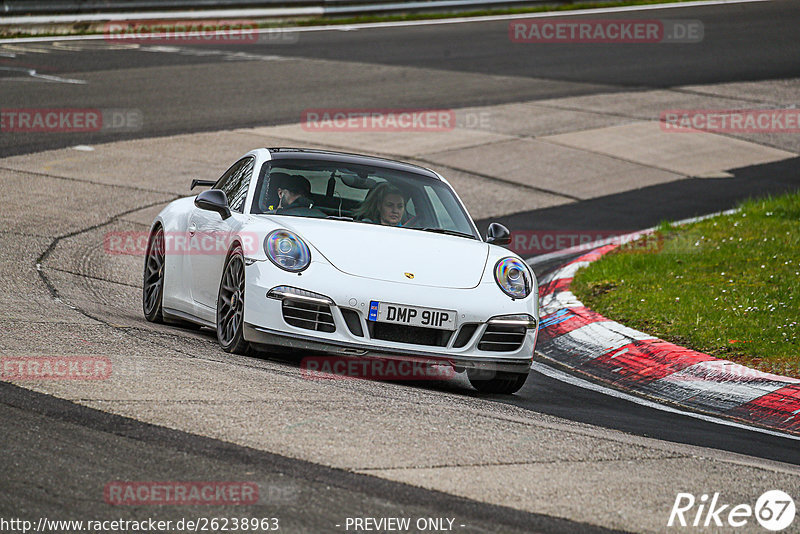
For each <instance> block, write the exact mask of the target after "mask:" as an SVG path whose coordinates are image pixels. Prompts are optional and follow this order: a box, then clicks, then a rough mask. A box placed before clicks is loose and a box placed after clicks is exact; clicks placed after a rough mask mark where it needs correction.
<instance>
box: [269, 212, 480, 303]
mask: <svg viewBox="0 0 800 534" xmlns="http://www.w3.org/2000/svg"><path fill="white" fill-rule="evenodd" d="M273 221H275V222H279V223H280V224H281V226H283V227H285V228H287V229H288V230H292V231H294V232H296V233H297V234H299V235H300V236H302V237H303V239H305V240H306V242H307V243H308V244H309V245H310V246H312V247H313V248H315V249H317V250H318V251H319V252H320V253H321V254H322V255H323V256H325V258H327V260H328V261H330V262H331V263H332V264H333V266H334V267H336V268H337V269H339V270H340V271H343V272H345V273H348V274H351V275H354V276H361V277H364V278H371V279H375V280H386V281H390V282H404V283H412V284H415V285H422V286H435V287H444V288H459V289H463V288H472V287H476V286H477V285H478V284H479V283H480V281H481V277H482V276H483V272H484V269H485V267H486V258H487V256H488V254H489V246H488V245H487V244H486V243H483V242H482V241H478V240H473V239H468V238H464V237H456V236H448V235H442V234H434V233H431V232H423V231H421V230H411V229H408V228H392V227H388V226H381V225H377V224H367V223H356V222H349V221H334V220H326V219H313V218H303V217H280V218H277V217H275V218H273ZM312 257H313V253H312ZM409 275H410V276H409ZM412 276H413V278H412Z"/></svg>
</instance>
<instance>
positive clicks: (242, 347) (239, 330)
mask: <svg viewBox="0 0 800 534" xmlns="http://www.w3.org/2000/svg"><path fill="white" fill-rule="evenodd" d="M243 332H244V254H243V253H242V247H241V246H239V245H238V244H237V245H236V247H234V249H233V250H231V252H230V255H228V259H227V260H226V261H225V268H224V269H223V270H222V280H221V281H220V284H219V294H218V296H217V340H218V341H219V344H220V346H221V347H222V350H224V351H225V352H231V353H233V354H249V353H250V352H251V348H250V343H248V342H247V341H245V339H244V335H243Z"/></svg>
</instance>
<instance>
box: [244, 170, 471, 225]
mask: <svg viewBox="0 0 800 534" xmlns="http://www.w3.org/2000/svg"><path fill="white" fill-rule="evenodd" d="M251 213H265V214H274V215H286V216H293V217H315V218H329V219H338V220H344V221H352V222H354V223H370V224H382V225H386V226H396V227H400V228H408V229H414V230H425V231H430V232H437V233H444V234H450V235H460V236H464V237H469V238H473V239H480V237H479V236H478V234H477V233H476V232H475V229H474V226H473V224H472V223H471V220H470V219H469V215H467V213H466V211H465V210H464V208H463V207H462V205H461V203H460V202H459V201H458V200H457V199H456V196H455V194H454V193H453V191H452V189H451V188H450V187H449V186H448V185H447V184H445V183H444V182H442V181H441V180H437V179H435V178H431V177H428V176H424V175H422V174H416V173H413V172H406V171H402V170H397V169H390V168H384V167H379V166H368V165H358V164H351V163H342V162H336V161H321V160H307V159H297V160H293V159H280V160H273V161H269V162H267V163H265V164H264V168H263V169H262V172H261V173H260V178H259V181H258V183H257V184H256V190H255V197H254V199H253V206H252V208H251Z"/></svg>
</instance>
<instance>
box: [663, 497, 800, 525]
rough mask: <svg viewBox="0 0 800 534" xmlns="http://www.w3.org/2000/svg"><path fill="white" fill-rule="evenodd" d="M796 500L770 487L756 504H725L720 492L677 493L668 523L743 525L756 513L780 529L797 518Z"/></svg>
mask: <svg viewBox="0 0 800 534" xmlns="http://www.w3.org/2000/svg"><path fill="white" fill-rule="evenodd" d="M795 512H796V509H795V504H794V500H793V499H792V498H791V497H790V496H789V494H788V493H786V492H783V491H781V490H770V491H767V492H765V493H764V494H763V495H761V496H760V497H759V498H758V499H757V500H756V504H755V506H750V505H749V504H737V505H732V504H725V503H723V502H722V501H721V500H720V494H719V493H714V494H713V495H711V496H710V498H709V495H707V494H703V495H701V496H700V498H696V497H695V496H694V495H692V494H691V493H678V496H677V497H676V498H675V504H673V505H672V512H670V514H669V521H667V526H668V527H696V528H709V527H711V528H715V527H734V528H735V527H743V526H745V525H747V524H748V523H750V522H751V520H752V519H753V518H754V517H755V519H756V521H758V523H759V524H760V525H761V526H762V527H764V528H765V529H767V530H771V531H774V532H777V531H779V530H783V529H785V528H786V527H788V526H789V525H791V524H792V522H794V516H795Z"/></svg>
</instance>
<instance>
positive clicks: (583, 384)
mask: <svg viewBox="0 0 800 534" xmlns="http://www.w3.org/2000/svg"><path fill="white" fill-rule="evenodd" d="M531 369H533V370H534V371H536V372H537V373H541V374H543V375H545V376H547V377H549V378H552V379H554V380H558V381H559V382H564V383H566V384H570V385H572V386H576V387H579V388H583V389H588V390H590V391H596V392H597V393H601V394H603V395H608V396H609V397H616V398H618V399H622V400H625V401H628V402H632V403H634V404H638V405H640V406H645V407H647V408H653V409H655V410H661V411H662V412H669V413H674V414H679V415H685V416H687V417H693V418H695V419H700V420H702V421H706V422H709V423H714V424H717V425H724V426H730V427H733V428H738V429H741V430H748V431H750V432H759V433H761V434H767V435H769V436H775V437H779V438H786V439H793V440H795V441H800V436H794V435H792V434H784V433H782V432H776V431H774V430H767V429H766V428H758V427H754V426H748V425H744V424H741V423H737V422H734V421H728V420H726V419H721V418H718V417H714V416H711V415H706V414H702V413H696V412H688V411H683V410H679V409H677V408H673V407H671V406H667V405H664V404H659V403H657V402H653V401H650V400H647V399H644V398H641V397H636V396H634V395H629V394H628V393H623V392H622V391H617V390H616V389H611V388H607V387H604V386H601V385H599V384H595V383H594V382H589V381H588V380H583V379H581V378H578V377H577V376H573V375H571V374H567V373H565V372H563V371H560V370H558V369H554V368H553V367H550V366H549V365H546V364H544V363H541V362H533V363H532V364H531Z"/></svg>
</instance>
